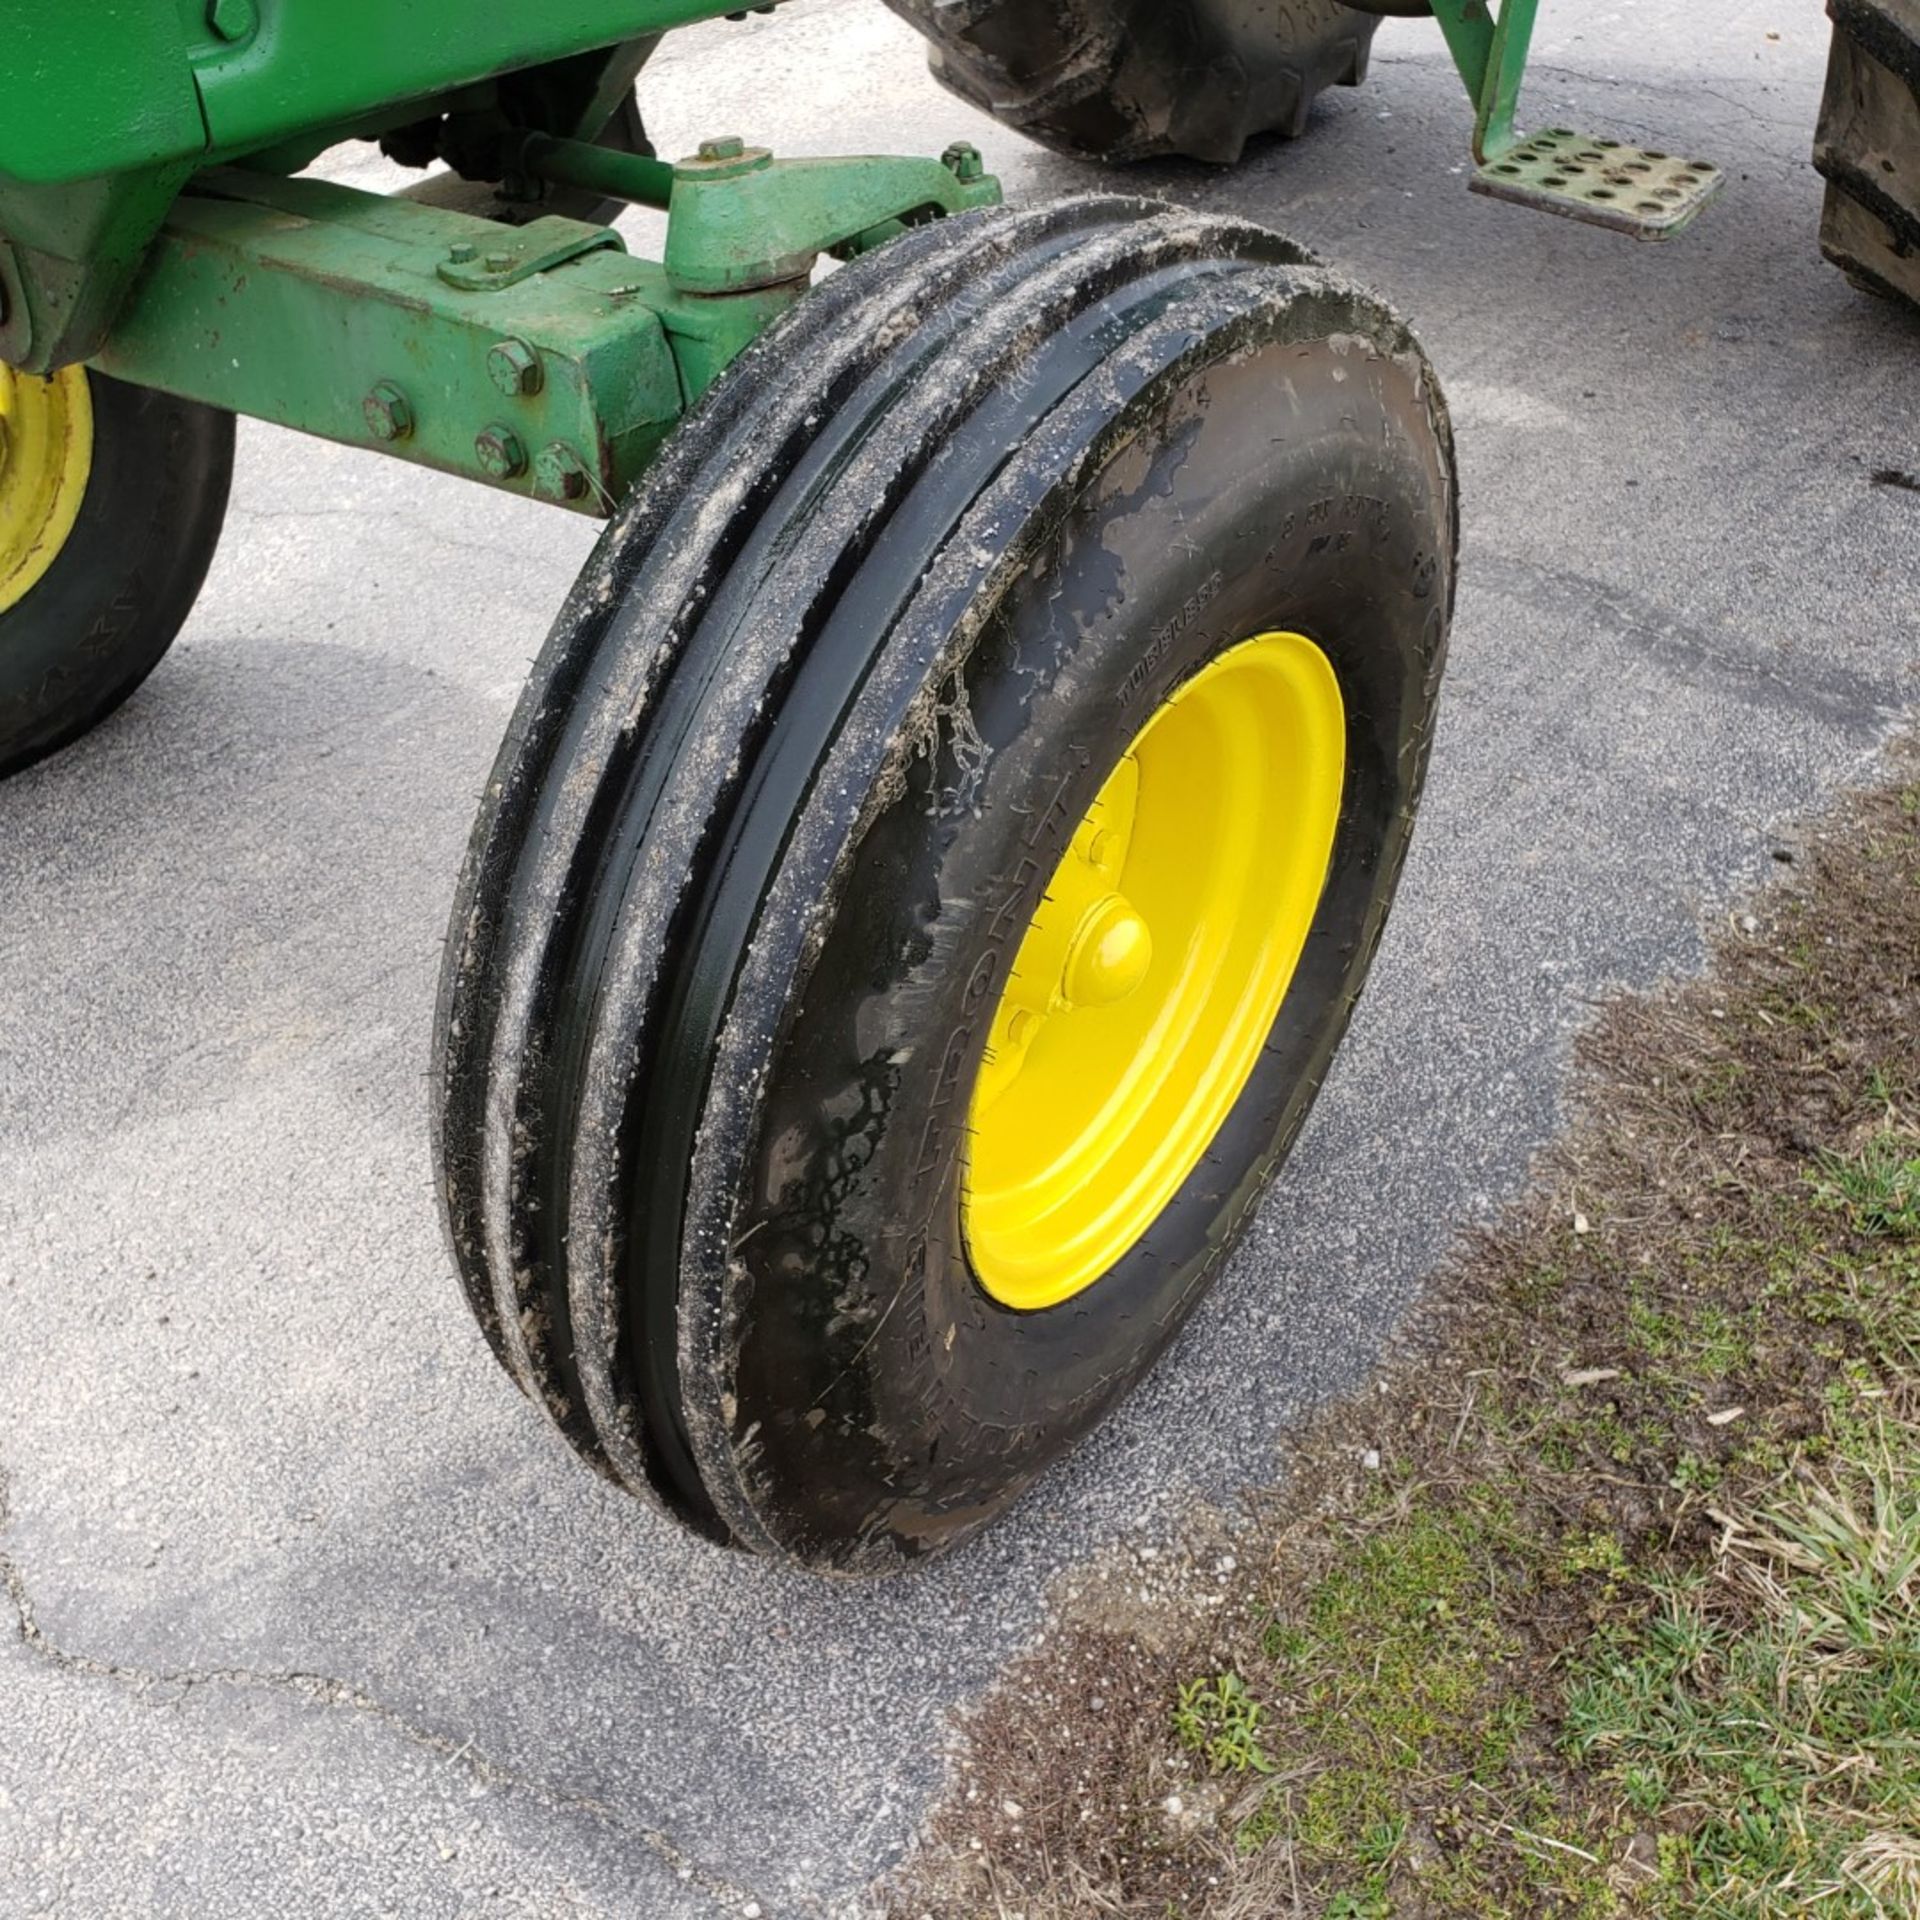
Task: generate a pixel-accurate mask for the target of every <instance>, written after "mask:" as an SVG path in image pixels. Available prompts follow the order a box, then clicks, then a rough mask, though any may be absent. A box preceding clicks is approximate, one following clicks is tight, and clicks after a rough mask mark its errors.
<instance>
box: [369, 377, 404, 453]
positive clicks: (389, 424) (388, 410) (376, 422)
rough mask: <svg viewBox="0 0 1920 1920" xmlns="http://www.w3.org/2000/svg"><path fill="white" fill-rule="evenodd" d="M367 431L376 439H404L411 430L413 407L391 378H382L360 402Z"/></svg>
mask: <svg viewBox="0 0 1920 1920" xmlns="http://www.w3.org/2000/svg"><path fill="white" fill-rule="evenodd" d="M360 410H361V412H363V413H364V414H365V415H366V416H367V431H368V432H369V433H371V434H372V435H373V437H374V438H375V439H376V440H404V439H405V438H406V437H407V435H408V434H410V433H411V432H412V431H413V408H412V406H411V405H410V404H409V403H408V400H407V396H406V395H405V394H404V393H402V392H401V391H400V389H399V388H398V387H396V386H395V385H394V384H393V382H392V381H391V380H382V381H381V382H380V383H379V384H378V385H377V386H376V387H374V389H373V391H372V392H371V393H369V394H368V395H367V397H366V398H365V399H364V400H363V401H362V402H361V403H360Z"/></svg>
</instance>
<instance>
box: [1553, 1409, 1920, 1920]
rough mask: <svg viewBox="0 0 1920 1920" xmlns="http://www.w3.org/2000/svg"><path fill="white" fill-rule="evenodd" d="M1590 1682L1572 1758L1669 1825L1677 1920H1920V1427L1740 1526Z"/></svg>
mask: <svg viewBox="0 0 1920 1920" xmlns="http://www.w3.org/2000/svg"><path fill="white" fill-rule="evenodd" d="M1728 1528H1729V1531H1728V1539H1727V1550H1726V1553H1725V1555H1724V1556H1723V1557H1722V1560H1721V1562H1720V1563H1719V1565H1718V1567H1717V1568H1716V1569H1715V1573H1714V1575H1712V1576H1707V1575H1704V1574H1701V1573H1698V1572H1690V1573H1686V1574H1681V1575H1677V1576H1668V1577H1664V1578H1661V1579H1658V1580H1655V1581H1652V1582H1649V1583H1648V1585H1647V1587H1646V1590H1645V1598H1646V1602H1647V1608H1648V1611H1647V1613H1646V1615H1645V1617H1644V1618H1642V1619H1640V1620H1639V1621H1637V1622H1631V1623H1622V1624H1620V1625H1618V1626H1615V1627H1613V1628H1611V1629H1610V1630H1609V1631H1608V1633H1607V1634H1606V1635H1605V1636H1604V1639H1603V1643H1602V1645H1601V1646H1600V1648H1599V1649H1598V1650H1597V1651H1596V1652H1595V1653H1593V1654H1592V1655H1590V1656H1589V1657H1588V1658H1587V1659H1586V1660H1584V1661H1582V1662H1581V1663H1580V1664H1579V1666H1578V1667H1577V1668H1576V1670H1575V1672H1574V1676H1573V1678H1572V1680H1571V1682H1570V1685H1569V1688H1568V1692H1567V1698H1566V1703H1565V1724H1566V1740H1567V1746H1568V1750H1569V1751H1570V1753H1571V1754H1572V1755H1574V1756H1575V1757H1576V1758H1578V1759H1579V1760H1581V1761H1583V1762H1585V1763H1586V1764H1587V1765H1589V1766H1590V1767H1594V1768H1597V1769H1598V1770H1600V1772H1601V1773H1602V1775H1603V1777H1605V1778H1608V1779H1610V1780H1612V1781H1614V1782H1616V1783H1617V1784H1618V1785H1619V1787H1620V1788H1621V1790H1622V1792H1623V1794H1624V1795H1625V1797H1626V1799H1627V1801H1628V1802H1629V1804H1630V1805H1631V1806H1632V1807H1633V1808H1634V1810H1635V1812H1636V1813H1638V1814H1639V1815H1641V1816H1643V1817H1646V1818H1649V1819H1657V1820H1658V1821H1659V1822H1660V1823H1661V1826H1662V1828H1663V1832H1662V1834H1661V1839H1662V1843H1663V1845H1662V1850H1661V1853H1660V1893H1659V1898H1658V1900H1657V1902H1656V1903H1655V1905H1656V1910H1658V1911H1663V1912H1679V1913H1698V1914H1702V1915H1705V1914H1713V1915H1726V1916H1729V1920H1731V1917H1732V1916H1736V1915H1752V1916H1755V1920H1761V1917H1762V1916H1767V1915H1771V1914H1779V1913H1787V1912H1799V1911H1807V1910H1814V1911H1818V1912H1820V1913H1822V1914H1830V1915H1833V1916H1836V1920H1838V1917H1839V1916H1849V1915H1858V1916H1861V1917H1862V1920H1880V1917H1881V1916H1884V1915H1890V1914H1915V1913H1920V1426H1916V1425H1915V1424H1913V1422H1912V1421H1910V1420H1908V1419H1904V1418H1897V1417H1892V1416H1888V1415H1884V1414H1883V1415H1882V1417H1881V1418H1880V1419H1879V1420H1878V1421H1877V1422H1876V1424H1875V1426H1874V1428H1873V1430H1872V1432H1871V1434H1870V1435H1863V1436H1861V1444H1858V1445H1856V1446H1854V1447H1850V1448H1847V1449H1845V1450H1844V1451H1843V1453H1842V1455H1841V1457H1840V1458H1839V1459H1837V1460H1836V1462H1835V1463H1834V1465H1833V1467H1832V1468H1831V1469H1830V1470H1829V1472H1828V1473H1827V1474H1826V1475H1824V1476H1820V1477H1813V1478H1809V1479H1807V1480H1805V1481H1803V1482H1799V1483H1796V1484H1795V1485H1793V1486H1792V1487H1791V1488H1790V1489H1788V1490H1785V1491H1783V1492H1782V1494H1781V1495H1780V1496H1778V1497H1777V1498H1776V1499H1775V1500H1774V1501H1773V1502H1772V1503H1771V1504H1768V1505H1766V1506H1763V1507H1760V1508H1758V1509H1756V1510H1755V1511H1754V1512H1752V1513H1751V1514H1749V1515H1747V1516H1744V1517H1743V1518H1741V1519H1737V1520H1736V1519H1732V1518H1730V1519H1729V1521H1728Z"/></svg>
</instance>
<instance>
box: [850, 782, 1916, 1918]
mask: <svg viewBox="0 0 1920 1920" xmlns="http://www.w3.org/2000/svg"><path fill="white" fill-rule="evenodd" d="M1892 767H1893V778H1892V779H1891V780H1890V782H1889V783H1888V784H1886V785H1885V786H1883V787H1882V788H1880V789H1879V790H1877V791H1875V792H1873V793H1871V794H1869V795H1867V796H1864V797H1862V798H1860V799H1858V800H1857V801H1855V802H1854V803H1852V804H1850V805H1849V806H1848V807H1847V808H1845V809H1844V810H1843V811H1842V812H1841V813H1840V814H1839V816H1838V817H1836V818H1835V819H1834V820H1832V821H1831V822H1830V823H1829V824H1828V825H1826V826H1825V827H1823V828H1822V829H1821V830H1820V831H1818V832H1817V833H1814V834H1812V835H1810V836H1809V837H1808V838H1807V839H1806V841H1805V842H1804V843H1803V844H1801V845H1800V846H1798V847H1797V849H1795V850H1793V851H1792V852H1788V850H1786V849H1783V850H1782V867H1781V873H1780V878H1779V883H1778V884H1777V885H1775V886H1774V887H1772V888H1770V889H1769V890H1768V892H1767V893H1766V895H1765V897H1764V898H1762V899H1761V900H1760V901H1758V902H1756V903H1755V904H1754V906H1753V907H1752V909H1751V910H1750V911H1748V912H1746V913H1743V914H1739V915H1736V916H1733V917H1732V918H1731V919H1730V920H1729V922H1728V923H1727V925H1726V926H1725V927H1724V928H1723V929H1722V931H1721V932H1720V934H1719V936H1718V938H1717V939H1716V940H1715V943H1714V952H1713V956H1712V962H1711V965H1710V967H1709V969H1708V971H1707V973H1706V974H1705V976H1704V977H1703V978H1701V979H1700V980H1698V981H1695V982H1691V983H1688V984H1685V985H1682V986H1679V987H1676V988H1674V989H1672V990H1670V991H1667V992H1664V993H1661V994H1659V995H1656V996H1652V997H1640V998H1632V997H1623V998H1621V999H1620V1000H1618V1001H1616V1002H1614V1003H1613V1004H1611V1005H1610V1006H1608V1007H1607V1008H1606V1009H1604V1011H1603V1012H1602V1014H1601V1016H1600V1017H1599V1019H1598V1020H1597V1022H1596V1023H1595V1025H1594V1027H1593V1028H1592V1030H1591V1031H1590V1032H1589V1033H1588V1034H1587V1035H1586V1037H1585V1038H1584V1039H1583V1041H1582V1042H1581V1043H1580V1046H1579V1048H1578V1058H1577V1066H1576V1074H1575V1085H1574V1092H1573V1107H1574V1116H1575V1117H1574V1120H1573V1122H1572V1124H1571V1126H1570V1128H1569V1130H1568V1131H1567V1133H1566V1134H1565V1135H1564V1136H1563V1137H1562V1138H1561V1139H1560V1140H1559V1141H1558V1142H1556V1143H1555V1144H1554V1145H1553V1146H1552V1147H1551V1148H1550V1149H1549V1150H1548V1151H1547V1152H1546V1153H1545V1154H1544V1155H1543V1156H1542V1157H1541V1159H1540V1161H1539V1163H1538V1164H1537V1166H1536V1169H1535V1173H1534V1177H1533V1180H1532V1182H1531V1184H1530V1187H1529V1190H1528V1192H1527V1194H1526V1195H1525V1196H1524V1197H1523V1198H1522V1199H1521V1200H1520V1201H1519V1202H1518V1203H1517V1204H1516V1205H1515V1206H1514V1207H1513V1208H1512V1209H1510V1210H1509V1212H1508V1214H1507V1215H1506V1217H1505V1218H1504V1219H1503V1220H1502V1222H1501V1223H1500V1224H1499V1225H1498V1226H1497V1227H1496V1228H1494V1229H1493V1230H1491V1231H1489V1232H1486V1233H1484V1234H1481V1235H1478V1236H1476V1237H1475V1238H1474V1239H1473V1240H1472V1241H1471V1242H1470V1243H1469V1244H1468V1245H1466V1246H1465V1247H1464V1248H1463V1249H1462V1250H1461V1252H1460V1254H1459V1256H1458V1258H1457V1259H1456V1261H1455V1262H1454V1263H1453V1265H1452V1266H1451V1268H1450V1269H1449V1270H1448V1271H1447V1272H1446V1273H1445V1274H1443V1275H1442V1276H1441V1277H1440V1279H1439V1280H1438V1281H1437V1282H1436V1284H1435V1285H1434V1287H1433V1288H1432V1290H1431V1294H1430V1299H1429V1302H1428V1304H1427V1305H1426V1307H1425V1308H1424V1309H1423V1310H1422V1313H1421V1314H1420V1316H1419V1319H1418V1323H1417V1324H1416V1325H1415V1326H1414V1327H1413V1328H1412V1329H1411V1330H1410V1331H1409V1333H1408V1335H1407V1336H1406V1338H1405V1340H1404V1342H1403V1344H1402V1348H1401V1351H1400V1355H1399V1357H1398V1358H1397V1359H1396V1361H1395V1362H1394V1364H1393V1365H1392V1366H1391V1367H1390V1368H1389V1369H1388V1370H1387V1371H1386V1373H1385V1374H1384V1375H1383V1376H1382V1378H1381V1379H1380V1380H1379V1381H1377V1382H1376V1383H1375V1384H1374V1386H1372V1387H1371V1388H1369V1389H1368V1390H1367V1391H1366V1392H1365V1393H1364V1394H1363V1395H1361V1396H1359V1397H1357V1398H1356V1399H1355V1400H1353V1401H1351V1402H1349V1403H1347V1404H1346V1405H1343V1406H1340V1407H1337V1408H1334V1409H1331V1410H1330V1411H1329V1412H1328V1413H1327V1414H1326V1415H1325V1416H1324V1417H1323V1418H1322V1419H1321V1420H1320V1421H1319V1422H1318V1423H1317V1424H1316V1425H1315V1426H1314V1428H1313V1429H1312V1430H1310V1431H1308V1432H1307V1433H1305V1434H1303V1435H1301V1436H1299V1438H1298V1440H1297V1443H1296V1444H1295V1446H1294V1447H1293V1449H1292V1458H1291V1466H1292V1471H1291V1474H1290V1478H1289V1480H1288V1483H1287V1485H1286V1487H1285V1488H1283V1489H1281V1490H1280V1491H1278V1492H1276V1493H1273V1494H1270V1495H1265V1496H1261V1497H1259V1498H1256V1499H1254V1500H1252V1501H1250V1502H1249V1506H1248V1511H1247V1513H1246V1514H1244V1515H1237V1516H1234V1517H1233V1518H1232V1519H1231V1520H1222V1521H1218V1522H1215V1521H1211V1520H1210V1521H1207V1522H1204V1523H1197V1525H1196V1530H1195V1535H1194V1537H1193V1539H1191V1540H1190V1541H1189V1542H1188V1543H1187V1544H1186V1546H1184V1547H1183V1548H1182V1549H1181V1550H1180V1551H1178V1552H1174V1553H1167V1554H1155V1553H1153V1552H1152V1550H1150V1549H1149V1550H1145V1551H1141V1550H1134V1551H1132V1552H1129V1553H1127V1554H1126V1555H1124V1556H1121V1557H1117V1558H1116V1559H1115V1560H1113V1561H1112V1562H1111V1563H1109V1564H1106V1565H1104V1566H1101V1567H1098V1568H1095V1569H1093V1570H1090V1571H1089V1572H1088V1573H1087V1574H1085V1575H1084V1576H1082V1577H1080V1578H1079V1579H1077V1580H1076V1581H1075V1582H1073V1583H1072V1584H1071V1585H1070V1587H1069V1588H1068V1589H1066V1590H1065V1591H1064V1592H1063V1593H1062V1594H1061V1596H1060V1609H1059V1619H1058V1622H1057V1624H1056V1625H1055V1627H1054V1628H1053V1629H1052V1630H1051V1631H1050V1633H1049V1634H1048V1636H1047V1637H1046V1639H1045V1640H1044V1642H1043V1643H1042V1644H1041V1645H1040V1646H1039V1647H1038V1648H1037V1649H1036V1650H1035V1651H1034V1652H1033V1653H1032V1654H1031V1655H1029V1656H1028V1657H1026V1658H1025V1659H1024V1660H1023V1661H1022V1662H1021V1663H1020V1664H1018V1665H1017V1666H1016V1667H1015V1668H1014V1669H1012V1670H1011V1671H1010V1672H1009V1674H1008V1675H1007V1677H1006V1679H1005V1680H1004V1682H1003V1683H1002V1685H1001V1686H1000V1687H999V1688H998V1690H997V1691H996V1692H995V1693H994V1694H993V1695H991V1696H990V1697H989V1698H988V1699H987V1700H986V1701H985V1702H984V1703H983V1704H982V1705H981V1706H980V1707H979V1708H978V1710H977V1711H976V1712H975V1713H974V1714H973V1715H972V1716H971V1717H970V1719H969V1720H968V1721H967V1723H966V1725H965V1726H964V1728H963V1729H962V1739H963V1746H962V1755H961V1760H960V1765H959V1768H958V1772H957V1776H956V1777H957V1786H956V1790H955V1792H954V1795H953V1797H952V1798H951V1799H950V1801H949V1802H948V1804H947V1805H946V1806H945V1807H944V1809H943V1810H942V1811H941V1812H940V1813H939V1814H938V1815H937V1817H936V1818H935V1819H934V1821H933V1822H932V1824H931V1827H930V1829H929V1831H928V1834H927V1837H926V1840H925V1843H924V1845H923V1846H922V1848H921V1850H920V1852H919V1854H918V1855H917V1856H916V1859H915V1860H914V1862H913V1863H912V1865H911V1868H910V1870H909V1872H908V1873H907V1874H906V1876H905V1877H904V1878H903V1879H902V1880H901V1882H900V1883H899V1884H898V1885H897V1886H896V1888H895V1889H894V1890H893V1893H892V1895H891V1896H890V1899H891V1904H890V1906H889V1908H888V1911H889V1913H890V1914H891V1915H893V1916H894V1917H895V1920H920V1917H921V1916H929V1917H930V1920H963V1917H964V1920H980V1916H983V1915H988V1916H995V1917H996V1920H998V1917H1000V1916H1014V1915H1018V1916H1023V1920H1057V1917H1058V1916H1065V1915H1082V1914H1084V1915H1119V1916H1139V1920H1148V1917H1149V1916H1150V1917H1151V1920H1241V1917H1242V1916H1246V1917H1249V1920H1250V1917H1251V1916H1270V1915H1271V1916H1280V1915H1294V1914H1299V1915H1309V1916H1311V1915H1325V1916H1328V1917H1329V1920H1369V1917H1371V1916H1375V1915H1378V1916H1387V1915H1392V1916H1396V1917H1398V1916H1409V1917H1411V1920H1425V1917H1426V1916H1434V1917H1435V1920H1437V1917H1438V1916H1442V1915H1475V1916H1482V1915H1484V1916H1493V1915H1515V1916H1522V1915H1524V1916H1533V1915H1547V1914H1569V1915H1582V1916H1594V1917H1595V1920H1598V1916H1604V1915H1614V1914H1640V1913H1647V1914H1669V1913H1671V1914H1681V1913H1686V1914H1701V1915H1705V1914H1713V1915H1738V1914H1748V1913H1751V1914H1755V1915H1761V1914H1774V1913H1787V1912H1794V1913H1798V1912H1803V1911H1806V1912H1813V1911H1818V1912H1821V1913H1828V1912H1831V1913H1835V1914H1861V1915H1873V1916H1878V1915H1883V1914H1885V1915H1892V1914H1901V1915H1911V1914H1914V1913H1916V1912H1920V1843H1917V1842H1916V1836H1920V1760H1917V1759H1916V1755H1920V1497H1916V1495H1915V1492H1914V1489H1915V1488H1916V1487H1920V1385H1917V1384H1916V1383H1920V750H1916V748H1914V747H1913V746H1907V747H1904V748H1902V749H1900V750H1898V751H1897V752H1896V753H1895V755H1894V756H1893V761H1892ZM1809 1541H1811V1542H1812V1543H1813V1544H1811V1545H1809V1544H1807V1543H1808V1542H1809ZM1903 1554H1904V1555H1908V1557H1909V1558H1910V1559H1911V1562H1912V1564H1911V1565H1908V1564H1907V1560H1906V1559H1903V1558H1902V1555H1903ZM1822 1622H1825V1623H1826V1624H1825V1625H1824V1626H1822V1625H1821V1623H1822ZM1823 1634H1824V1636H1825V1637H1824V1638H1823V1637H1822V1636H1823Z"/></svg>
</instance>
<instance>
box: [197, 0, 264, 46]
mask: <svg viewBox="0 0 1920 1920" xmlns="http://www.w3.org/2000/svg"><path fill="white" fill-rule="evenodd" d="M259 24H260V9H259V8H258V7H257V6H255V4H254V0H207V25H208V26H210V27H211V28H212V29H213V31H214V32H215V34H217V35H218V36H219V37H220V38H221V39H222V40H244V39H245V38H246V37H247V36H248V34H250V33H252V32H253V31H254V30H255V28H257V27H258V26H259Z"/></svg>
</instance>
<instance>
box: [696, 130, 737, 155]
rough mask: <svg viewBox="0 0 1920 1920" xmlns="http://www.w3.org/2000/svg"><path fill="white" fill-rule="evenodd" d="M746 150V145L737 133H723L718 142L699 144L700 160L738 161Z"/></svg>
mask: <svg viewBox="0 0 1920 1920" xmlns="http://www.w3.org/2000/svg"><path fill="white" fill-rule="evenodd" d="M746 150H747V143H746V142H745V141H744V140H743V139H741V138H740V136H739V135H738V134H737V133H723V134H722V135H721V136H720V138H719V139H718V140H702V141H701V142H700V158H701V159H702V160H738V159H739V158H740V156H741V155H742V154H744V153H745V152H746Z"/></svg>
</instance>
